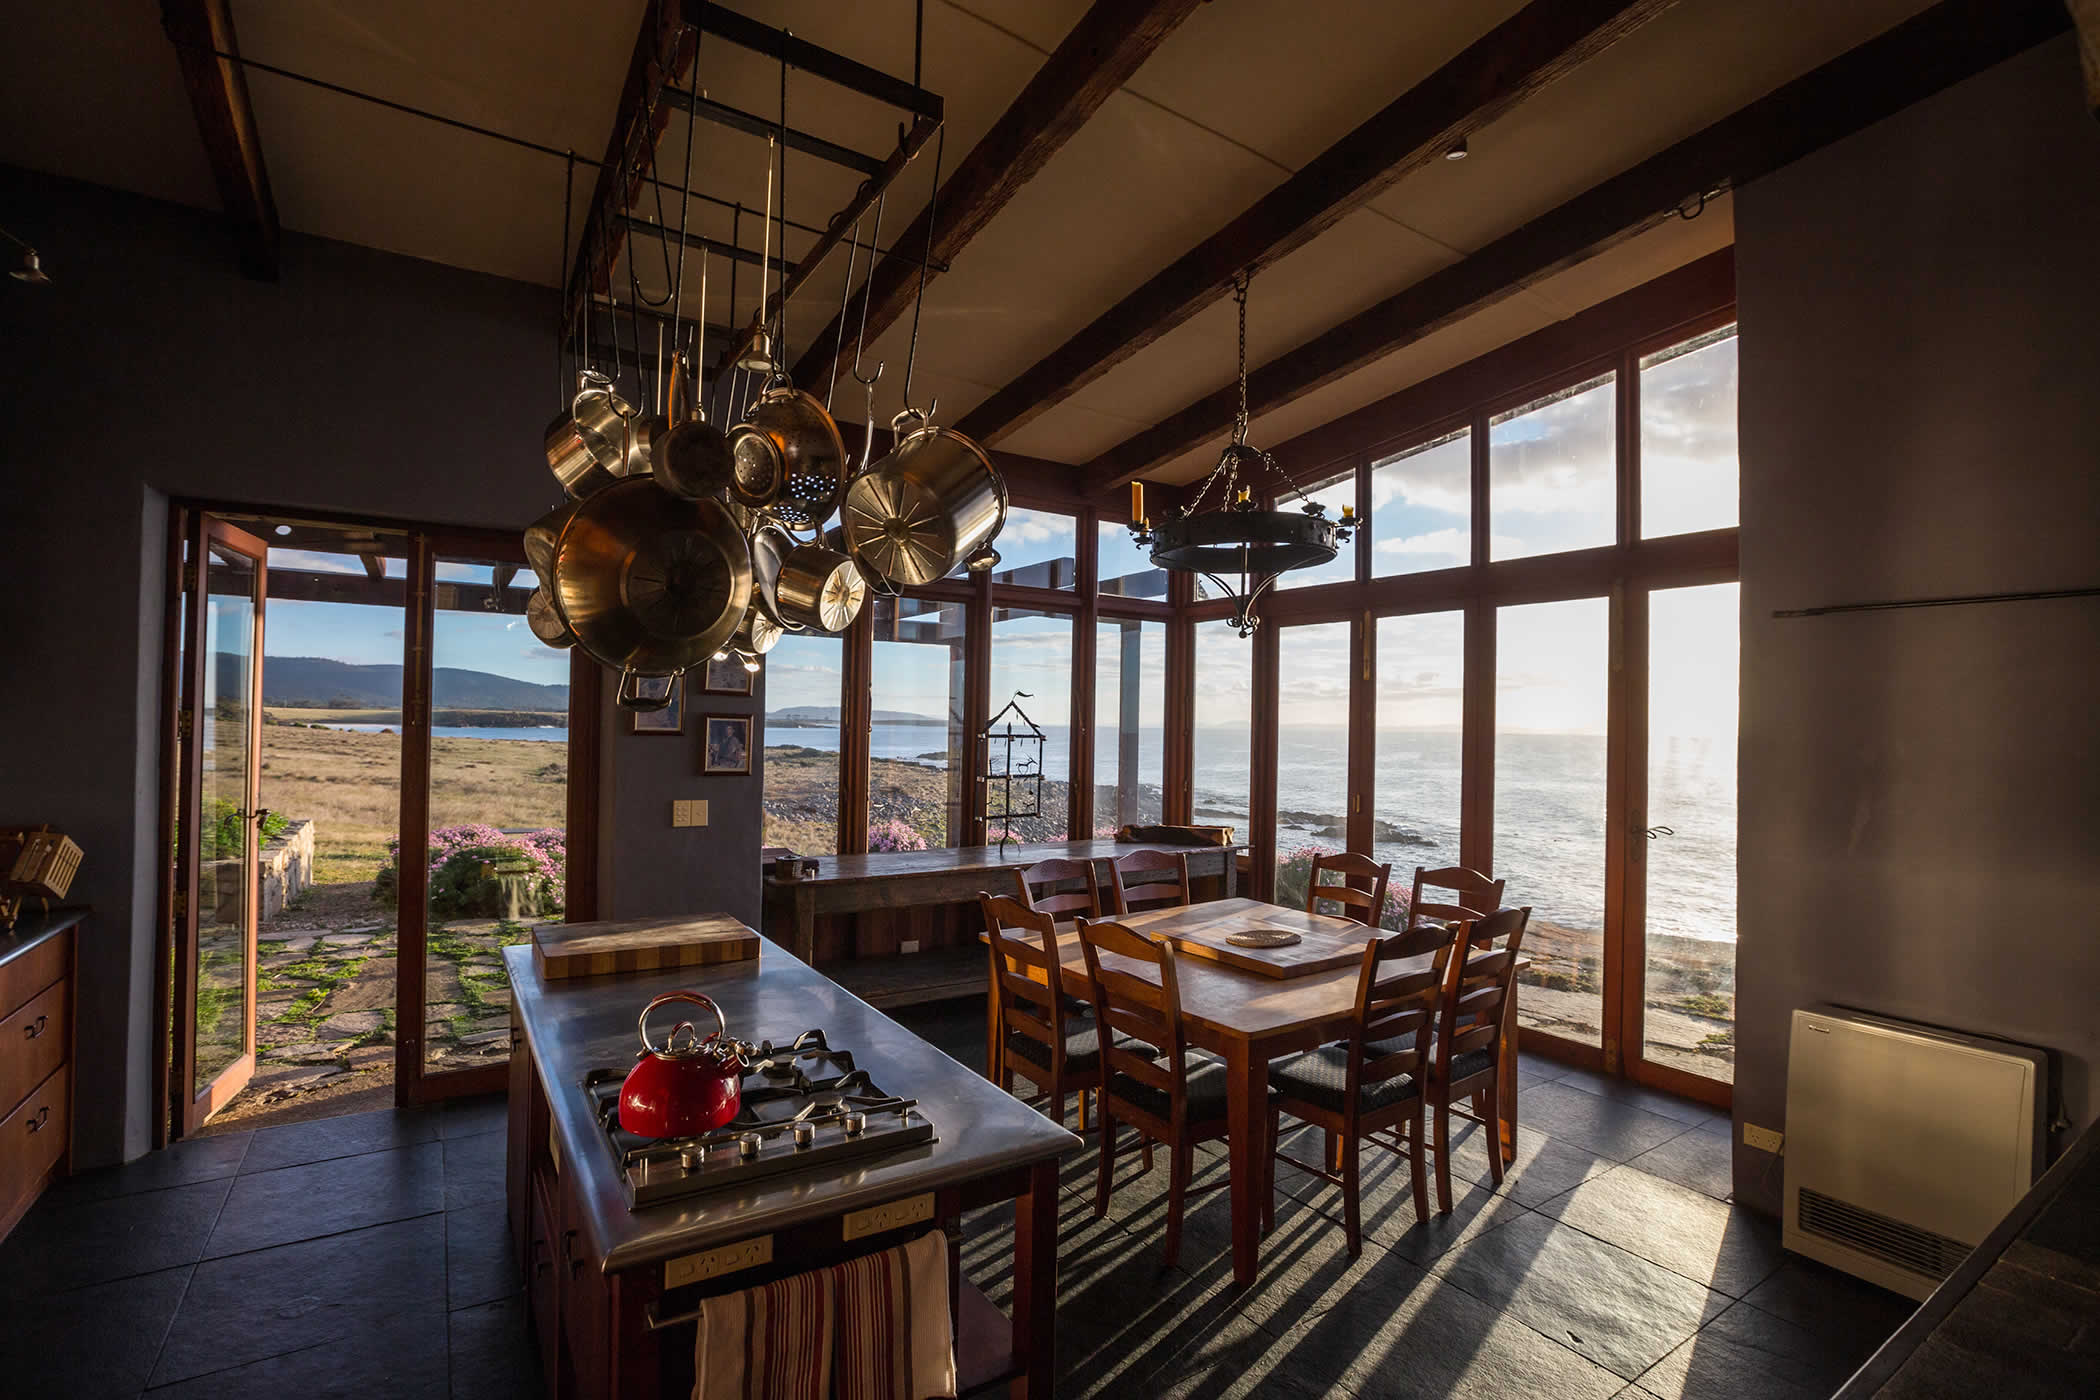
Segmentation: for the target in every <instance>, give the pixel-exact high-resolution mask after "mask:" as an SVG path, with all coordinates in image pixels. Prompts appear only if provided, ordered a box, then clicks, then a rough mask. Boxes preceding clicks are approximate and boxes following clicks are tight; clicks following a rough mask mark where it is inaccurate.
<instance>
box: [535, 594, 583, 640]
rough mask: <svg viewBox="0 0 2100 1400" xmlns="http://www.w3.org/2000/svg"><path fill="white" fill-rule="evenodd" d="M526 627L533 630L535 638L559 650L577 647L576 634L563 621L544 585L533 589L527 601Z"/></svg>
mask: <svg viewBox="0 0 2100 1400" xmlns="http://www.w3.org/2000/svg"><path fill="white" fill-rule="evenodd" d="M525 625H526V626H527V627H530V628H531V629H532V635H533V636H535V637H538V638H539V639H540V640H541V641H543V642H545V643H546V644H547V645H548V646H550V647H554V648H556V649H557V650H560V649H564V648H567V647H572V646H575V645H576V634H575V633H574V632H571V631H570V630H569V624H568V623H566V622H564V621H562V616H561V613H560V612H559V611H558V610H557V609H556V608H555V606H554V598H553V596H552V595H551V594H549V593H548V592H547V589H546V585H544V584H542V585H541V586H540V587H538V588H535V589H533V590H532V597H530V598H528V599H527V600H526V601H525Z"/></svg>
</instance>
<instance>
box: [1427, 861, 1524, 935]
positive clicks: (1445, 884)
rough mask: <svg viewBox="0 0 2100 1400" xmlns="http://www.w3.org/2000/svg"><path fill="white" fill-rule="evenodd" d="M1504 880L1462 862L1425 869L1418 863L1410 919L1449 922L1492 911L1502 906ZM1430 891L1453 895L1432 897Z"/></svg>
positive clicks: (1472, 917) (1475, 917) (1476, 916)
mask: <svg viewBox="0 0 2100 1400" xmlns="http://www.w3.org/2000/svg"><path fill="white" fill-rule="evenodd" d="M1502 883H1503V882H1502V881H1500V880H1492V879H1489V878H1488V877H1487V876H1485V875H1483V874H1481V873H1480V872H1479V871H1477V870H1468V869H1466V867H1464V866H1463V865H1446V866H1442V867H1439V868H1438V869H1435V870H1425V869H1423V868H1422V867H1421V866H1419V865H1418V866H1416V867H1415V883H1414V888H1413V889H1412V890H1411V891H1410V892H1409V893H1408V896H1407V909H1408V916H1407V918H1408V922H1409V923H1410V924H1413V923H1419V922H1420V921H1422V920H1424V919H1435V920H1438V921H1439V922H1449V921H1451V920H1455V919H1478V918H1480V917H1482V916H1483V915H1487V914H1492V913H1494V912H1495V911H1496V910H1497V909H1500V908H1501V907H1502ZM1431 891H1437V892H1439V893H1448V894H1449V896H1450V898H1448V899H1440V898H1432V897H1431V896H1430V892H1431Z"/></svg>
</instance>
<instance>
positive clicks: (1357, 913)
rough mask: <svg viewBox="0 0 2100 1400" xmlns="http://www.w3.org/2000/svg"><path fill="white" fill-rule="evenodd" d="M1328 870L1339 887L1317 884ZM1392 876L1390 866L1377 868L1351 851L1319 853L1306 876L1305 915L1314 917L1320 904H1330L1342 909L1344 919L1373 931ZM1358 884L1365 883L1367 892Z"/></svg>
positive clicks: (1383, 904)
mask: <svg viewBox="0 0 2100 1400" xmlns="http://www.w3.org/2000/svg"><path fill="white" fill-rule="evenodd" d="M1329 870H1332V871H1334V872H1336V873H1337V874H1339V875H1340V876H1341V877H1342V881H1343V883H1341V884H1336V885H1323V884H1321V883H1320V876H1321V874H1322V873H1323V872H1325V871H1329ZM1392 874H1393V867H1392V866H1390V865H1380V864H1379V863H1378V862H1377V861H1375V860H1372V859H1371V858H1370V857H1369V856H1365V855H1358V854H1357V853H1356V852H1355V851H1322V852H1320V854H1318V855H1316V856H1314V857H1313V863H1312V869H1311V870H1310V871H1308V872H1306V876H1305V879H1306V885H1305V912H1306V913H1308V914H1317V913H1319V912H1320V904H1321V902H1322V901H1323V900H1325V901H1331V902H1333V903H1335V904H1339V905H1341V906H1342V916H1343V917H1344V918H1348V919H1354V920H1356V921H1357V922H1358V923H1360V924H1369V925H1370V926H1371V927H1373V928H1376V927H1378V916H1379V914H1380V913H1381V912H1382V911H1383V910H1384V909H1385V882H1386V881H1387V880H1389V879H1390V878H1392ZM1358 881H1368V882H1369V888H1368V889H1367V888H1365V887H1364V886H1363V885H1362V884H1359V883H1357V882H1358Z"/></svg>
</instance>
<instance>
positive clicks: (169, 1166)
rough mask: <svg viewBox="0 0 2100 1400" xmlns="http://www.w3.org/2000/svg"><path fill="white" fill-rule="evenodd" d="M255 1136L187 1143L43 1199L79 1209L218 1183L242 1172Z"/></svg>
mask: <svg viewBox="0 0 2100 1400" xmlns="http://www.w3.org/2000/svg"><path fill="white" fill-rule="evenodd" d="M254 1136H255V1134H253V1133H227V1134H225V1135H224V1136H223V1137H205V1138H190V1139H189V1140H188V1141H185V1142H178V1143H175V1144H173V1145H171V1146H169V1147H166V1148H163V1149H161V1150H160V1151H158V1152H148V1153H147V1154H146V1155H145V1156H143V1157H141V1158H139V1159H138V1160H137V1161H135V1162H126V1163H124V1165H122V1166H119V1167H103V1168H100V1169H99V1170H96V1171H88V1172H82V1173H80V1174H79V1175H78V1176H69V1177H67V1178H65V1179H64V1180H62V1181H59V1182H57V1183H56V1184H54V1185H53V1186H52V1187H51V1189H50V1190H49V1191H47V1192H45V1193H44V1200H45V1201H48V1202H50V1203H51V1204H52V1205H58V1206H68V1205H80V1204H84V1203H86V1202H88V1201H106V1200H108V1199H110V1198H111V1197H112V1196H134V1195H137V1194H138V1193H139V1192H141V1191H163V1190H166V1189H167V1188H168V1187H170V1186H193V1185H195V1184H196V1183H198V1182H200V1181H217V1180H219V1179H220V1178H222V1177H229V1176H232V1175H233V1174H234V1173H235V1172H237V1171H239V1170H240V1166H241V1158H242V1157H243V1156H244V1155H245V1154H246V1153H247V1151H248V1144H249V1142H250V1141H251V1140H252V1139H253V1138H254Z"/></svg>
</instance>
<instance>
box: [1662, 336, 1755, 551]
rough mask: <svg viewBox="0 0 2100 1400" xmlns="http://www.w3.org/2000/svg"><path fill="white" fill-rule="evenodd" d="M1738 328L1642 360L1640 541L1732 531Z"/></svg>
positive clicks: (1736, 487)
mask: <svg viewBox="0 0 2100 1400" xmlns="http://www.w3.org/2000/svg"><path fill="white" fill-rule="evenodd" d="M1735 347H1736V339H1735V327H1734V326H1723V327H1722V328H1721V329H1720V330H1717V331H1713V332H1710V333H1708V334H1706V335H1702V336H1699V337H1697V338H1696V339H1693V340H1687V341H1685V342H1684V343H1683V344H1681V345H1673V346H1671V347H1670V348H1669V349H1667V350H1661V351H1658V352H1656V353H1655V354H1653V355H1648V356H1644V357H1643V358H1642V360H1641V533H1642V534H1643V535H1647V536H1651V537H1652V536H1656V535H1677V534H1683V533H1685V532H1686V531H1690V530H1719V529H1725V528H1726V527H1728V526H1731V525H1734V524H1735V523H1736V519H1737V512H1738V506H1739V504H1740V500H1741V495H1742V492H1741V489H1740V484H1739V480H1738V476H1737V471H1736V443H1735V401H1736V368H1735Z"/></svg>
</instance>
